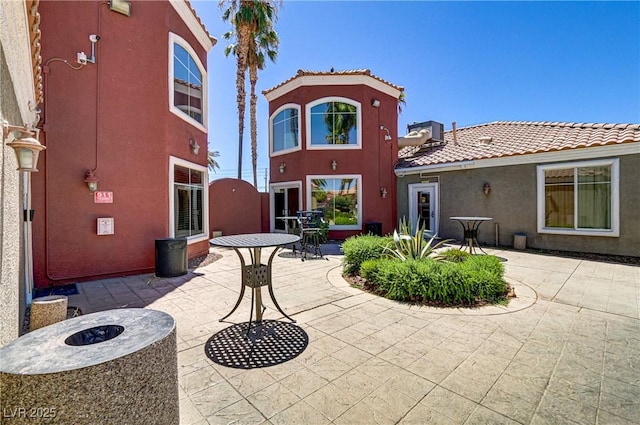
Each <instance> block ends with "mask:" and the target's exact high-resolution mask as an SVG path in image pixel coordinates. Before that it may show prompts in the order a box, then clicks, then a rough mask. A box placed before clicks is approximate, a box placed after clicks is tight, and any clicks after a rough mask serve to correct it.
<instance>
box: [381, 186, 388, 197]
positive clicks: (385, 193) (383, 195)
mask: <svg viewBox="0 0 640 425" xmlns="http://www.w3.org/2000/svg"><path fill="white" fill-rule="evenodd" d="M380 196H382V197H383V198H386V197H387V189H386V188H384V187H381V188H380Z"/></svg>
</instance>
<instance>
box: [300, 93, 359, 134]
mask: <svg viewBox="0 0 640 425" xmlns="http://www.w3.org/2000/svg"><path fill="white" fill-rule="evenodd" d="M357 129H358V108H357V107H356V106H354V105H350V104H348V103H344V102H327V103H322V104H320V105H316V106H314V107H312V108H311V144H312V145H327V144H333V145H356V144H358V138H357V134H358V131H357Z"/></svg>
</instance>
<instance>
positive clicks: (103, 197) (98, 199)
mask: <svg viewBox="0 0 640 425" xmlns="http://www.w3.org/2000/svg"><path fill="white" fill-rule="evenodd" d="M93 203H94V204H113V192H93Z"/></svg>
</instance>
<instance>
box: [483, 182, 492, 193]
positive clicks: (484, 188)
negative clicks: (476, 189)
mask: <svg viewBox="0 0 640 425" xmlns="http://www.w3.org/2000/svg"><path fill="white" fill-rule="evenodd" d="M482 191H483V192H484V194H485V195H488V194H489V192H491V185H490V184H489V183H485V184H484V186H482Z"/></svg>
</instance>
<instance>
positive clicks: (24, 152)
mask: <svg viewBox="0 0 640 425" xmlns="http://www.w3.org/2000/svg"><path fill="white" fill-rule="evenodd" d="M10 132H13V141H12V142H8V143H7V146H9V147H10V148H12V149H13V150H14V151H15V153H16V159H17V160H18V171H27V172H30V173H31V172H35V171H38V169H37V168H36V166H37V165H38V155H39V154H40V151H42V150H44V149H45V147H44V146H42V145H41V144H40V142H39V141H38V140H37V139H34V138H33V137H32V136H33V135H34V134H35V133H34V132H33V131H32V130H29V128H28V127H27V125H26V124H25V125H24V126H23V127H18V126H15V125H9V123H7V122H3V123H2V140H5V139H6V138H7V137H9V133H10Z"/></svg>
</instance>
